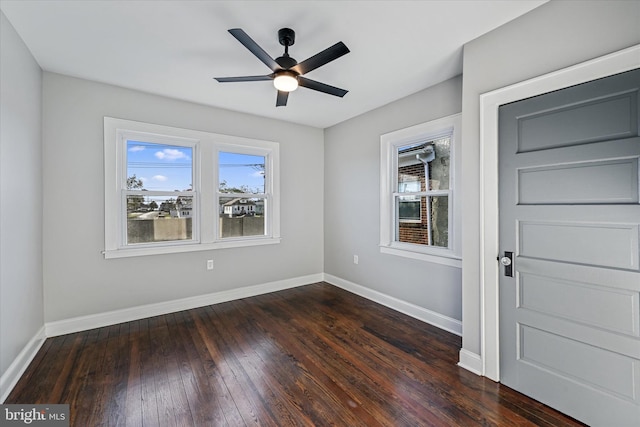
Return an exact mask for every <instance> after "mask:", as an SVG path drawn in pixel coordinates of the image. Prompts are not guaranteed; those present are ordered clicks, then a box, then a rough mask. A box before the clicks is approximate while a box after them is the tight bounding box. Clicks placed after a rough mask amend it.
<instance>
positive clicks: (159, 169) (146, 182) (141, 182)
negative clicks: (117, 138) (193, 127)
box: [127, 140, 193, 191]
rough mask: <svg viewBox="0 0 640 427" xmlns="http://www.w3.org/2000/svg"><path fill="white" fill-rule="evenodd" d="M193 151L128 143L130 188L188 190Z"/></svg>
mask: <svg viewBox="0 0 640 427" xmlns="http://www.w3.org/2000/svg"><path fill="white" fill-rule="evenodd" d="M192 159H193V149H192V148H191V147H183V146H179V145H166V144H155V143H151V142H142V141H132V140H128V141H127V189H128V190H148V191H189V190H191V189H192V181H193V179H192V177H193V160H192Z"/></svg>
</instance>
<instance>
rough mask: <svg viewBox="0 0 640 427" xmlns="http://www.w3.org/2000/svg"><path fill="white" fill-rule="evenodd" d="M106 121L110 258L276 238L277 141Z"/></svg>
mask: <svg viewBox="0 0 640 427" xmlns="http://www.w3.org/2000/svg"><path fill="white" fill-rule="evenodd" d="M104 125H105V127H104V130H105V140H104V148H105V257H107V258H117V257H125V256H136V255H151V254H161V253H172V252H185V251H195V250H208V249H216V248H225V247H238V246H249V245H260V244H270V243H278V242H279V237H280V235H279V230H280V227H279V192H278V190H279V171H278V169H279V167H278V164H279V159H278V144H277V143H274V142H269V141H260V140H253V139H246V138H237V137H231V136H226V135H217V134H212V133H208V132H200V131H193V130H187V129H179V128H172V127H167V126H159V125H152V124H147V123H140V122H132V121H127V120H120V119H112V118H108V117H105V120H104Z"/></svg>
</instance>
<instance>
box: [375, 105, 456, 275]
mask: <svg viewBox="0 0 640 427" xmlns="http://www.w3.org/2000/svg"><path fill="white" fill-rule="evenodd" d="M459 128H460V115H455V116H449V117H445V118H442V119H438V120H434V121H432V122H428V123H424V124H420V125H417V126H413V127H411V128H407V129H402V130H399V131H395V132H392V133H388V134H385V135H382V136H381V138H380V141H381V165H380V166H381V184H380V198H381V214H380V218H381V221H380V248H381V251H382V252H383V253H389V254H393V255H400V256H407V257H411V258H417V259H423V260H428V261H433V262H438V263H442V264H447V265H454V266H459V264H460V256H459V248H460V245H459V232H458V230H459V225H458V224H459V214H457V213H456V211H455V210H454V206H455V205H456V197H455V196H456V192H455V189H454V183H455V182H456V181H457V180H456V172H457V168H455V161H454V160H455V157H454V154H455V148H456V146H457V145H458V141H459Z"/></svg>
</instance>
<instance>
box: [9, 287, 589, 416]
mask: <svg viewBox="0 0 640 427" xmlns="http://www.w3.org/2000/svg"><path fill="white" fill-rule="evenodd" d="M460 345H461V340H460V337H458V336H455V335H453V334H450V333H448V332H446V331H443V330H441V329H438V328H436V327H433V326H430V325H428V324H425V323H423V322H420V321H418V320H416V319H413V318H411V317H408V316H405V315H403V314H401V313H398V312H396V311H394V310H391V309H389V308H387V307H384V306H381V305H379V304H375V303H373V302H371V301H369V300H366V299H364V298H361V297H359V296H357V295H354V294H351V293H349V292H347V291H344V290H342V289H339V288H336V287H334V286H331V285H329V284H327V283H316V284H312V285H308V286H303V287H299V288H293V289H289V290H285V291H281V292H274V293H270V294H264V295H259V296H256V297H252V298H246V299H242V300H237V301H231V302H226V303H221V304H216V305H213V306H206V307H201V308H196V309H192V310H186V311H182V312H178V313H172V314H167V315H163V316H156V317H152V318H148V319H142V320H138V321H134V322H128V323H123V324H119V325H113V326H109V327H105V328H98V329H94V330H90V331H85V332H79V333H75V334H70V335H66V336H60V337H54V338H49V339H47V340H46V341H45V343H44V345H43V346H42V348H41V349H40V350H39V352H38V353H37V354H36V356H35V357H34V359H33V361H32V363H31V364H30V365H29V367H28V368H27V370H26V371H25V373H24V375H23V376H22V378H21V379H20V380H19V381H18V383H17V384H16V386H15V387H14V389H13V390H12V392H11V393H10V394H9V397H8V398H7V400H6V402H5V403H68V404H69V405H70V412H71V414H70V415H71V425H72V426H81V427H87V426H89V427H96V426H109V427H111V426H130V427H145V426H153V427H156V426H176V427H188V426H195V427H200V426H205V427H208V426H215V427H218V426H230V427H236V426H278V427H280V426H282V427H285V426H324V425H334V426H349V427H352V426H363V427H365V426H366V427H378V426H384V427H386V426H393V427H398V426H411V427H416V426H465V427H467V426H469V427H471V426H549V427H551V426H553V427H575V426H581V425H582V424H580V423H579V422H577V421H575V420H573V419H571V418H569V417H567V416H565V415H563V414H561V413H559V412H557V411H554V410H553V409H551V408H549V407H547V406H545V405H543V404H541V403H539V402H536V401H534V400H532V399H529V398H527V397H526V396H523V395H522V394H520V393H518V392H516V391H514V390H511V389H509V388H508V387H504V386H502V385H501V384H499V383H494V382H493V381H491V380H488V379H486V378H483V377H478V376H476V375H474V374H472V373H470V372H468V371H466V370H464V369H462V368H459V367H458V366H457V365H456V364H457V361H458V352H459V349H460Z"/></svg>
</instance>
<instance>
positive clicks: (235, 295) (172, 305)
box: [45, 273, 323, 337]
mask: <svg viewBox="0 0 640 427" xmlns="http://www.w3.org/2000/svg"><path fill="white" fill-rule="evenodd" d="M322 280H323V275H322V273H318V274H311V275H308V276H301V277H295V278H292V279H285V280H279V281H276V282H269V283H263V284H260V285H254V286H247V287H244V288H239V289H230V290H228V291H221V292H214V293H211V294H207V295H199V296H196V297H189V298H181V299H178V300H173V301H167V302H161V303H157V304H148V305H142V306H138V307H131V308H124V309H122V310H114V311H108V312H104V313H98V314H92V315H88V316H80V317H74V318H71V319H65V320H58V321H55V322H47V323H46V325H45V327H46V333H47V337H55V336H58V335H65V334H70V333H74V332H79V331H86V330H89V329H94V328H101V327H104V326H110V325H115V324H118V323H123V322H130V321H132V320H139V319H145V318H147V317H153V316H159V315H162V314H168V313H175V312H177V311H182V310H189V309H191V308H197V307H204V306H207V305H212V304H218V303H221V302H227V301H233V300H237V299H241V298H248V297H253V296H256V295H262V294H266V293H269V292H276V291H281V290H284V289H289V288H295V287H298V286H303V285H308V284H310V283H316V282H321V281H322Z"/></svg>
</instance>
